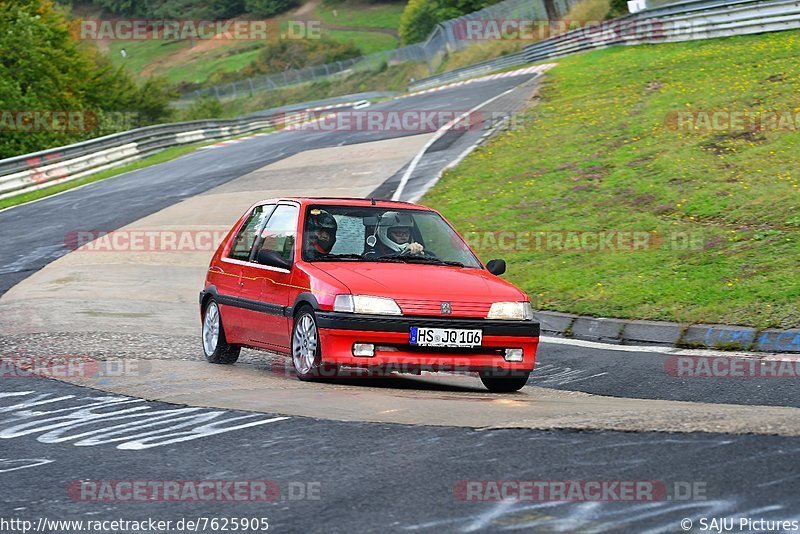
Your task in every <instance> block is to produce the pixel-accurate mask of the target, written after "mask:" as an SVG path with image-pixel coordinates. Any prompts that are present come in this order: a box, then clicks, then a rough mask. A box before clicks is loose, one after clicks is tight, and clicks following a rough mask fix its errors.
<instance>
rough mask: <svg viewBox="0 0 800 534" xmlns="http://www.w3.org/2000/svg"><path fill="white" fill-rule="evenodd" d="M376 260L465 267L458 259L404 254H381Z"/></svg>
mask: <svg viewBox="0 0 800 534" xmlns="http://www.w3.org/2000/svg"><path fill="white" fill-rule="evenodd" d="M377 260H378V261H402V262H405V263H430V264H433V265H452V266H453V267H465V265H464V264H463V263H461V262H459V261H447V260H440V259H439V258H431V257H428V256H409V255H406V254H403V255H400V254H392V255H391V256H382V257H380V258H377Z"/></svg>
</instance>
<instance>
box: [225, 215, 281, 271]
mask: <svg viewBox="0 0 800 534" xmlns="http://www.w3.org/2000/svg"><path fill="white" fill-rule="evenodd" d="M272 208H273V206H256V207H255V208H254V209H253V213H251V214H250V217H248V218H247V220H246V221H245V223H244V224H243V225H242V227H241V228H240V229H239V233H238V234H236V237H234V238H233V244H231V250H230V252H229V253H228V257H229V258H233V259H234V260H242V261H247V260H249V259H250V251H251V250H252V248H253V243H255V241H256V234H257V233H258V229H259V228H261V226H262V225H263V224H264V220H265V219H266V218H267V217H268V216H269V214H270V213H271V212H272Z"/></svg>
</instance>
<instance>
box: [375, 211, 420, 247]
mask: <svg viewBox="0 0 800 534" xmlns="http://www.w3.org/2000/svg"><path fill="white" fill-rule="evenodd" d="M413 228H414V223H413V221H412V220H411V216H410V215H408V214H406V213H398V212H396V211H387V212H386V213H384V214H383V217H381V221H380V224H379V227H378V239H379V243H378V252H379V253H380V254H381V255H382V256H389V255H393V254H414V255H419V254H422V253H423V248H422V245H421V244H419V243H417V242H415V241H413V242H412V241H411V232H412V230H413Z"/></svg>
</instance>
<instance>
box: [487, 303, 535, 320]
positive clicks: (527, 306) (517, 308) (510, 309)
mask: <svg viewBox="0 0 800 534" xmlns="http://www.w3.org/2000/svg"><path fill="white" fill-rule="evenodd" d="M486 318H487V319H514V320H517V321H532V320H533V308H531V303H530V302H495V303H494V304H492V307H491V308H489V315H487V316H486Z"/></svg>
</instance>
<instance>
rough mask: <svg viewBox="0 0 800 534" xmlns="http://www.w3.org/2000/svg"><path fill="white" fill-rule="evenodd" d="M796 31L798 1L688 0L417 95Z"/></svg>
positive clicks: (455, 73)
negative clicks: (600, 52) (548, 64)
mask: <svg viewBox="0 0 800 534" xmlns="http://www.w3.org/2000/svg"><path fill="white" fill-rule="evenodd" d="M798 28H800V1H799V0H766V1H765V0H688V1H684V2H678V3H674V4H668V5H665V6H661V7H656V8H652V9H648V10H645V11H640V12H638V13H636V14H633V15H627V16H624V17H620V18H618V19H614V20H611V21H608V22H607V23H604V24H600V25H596V26H589V27H586V28H582V29H577V30H572V31H570V32H566V33H564V34H562V35H558V36H555V37H551V38H549V39H544V40H542V41H538V42H535V43H532V44H529V45H527V46H526V47H525V48H523V50H522V51H521V52H518V53H515V54H510V55H509V56H503V57H499V58H496V59H492V60H489V61H484V62H481V63H477V64H475V65H469V66H466V67H461V68H458V69H454V70H451V71H448V72H444V73H442V74H439V75H436V76H431V77H428V78H424V79H422V80H417V81H416V82H414V83H412V84H410V85H409V91H418V90H421V89H427V88H430V87H435V86H437V85H442V84H446V83H450V82H453V81H457V80H463V79H466V78H471V77H474V76H479V75H483V74H487V73H489V72H493V71H497V70H501V69H505V68H509V67H514V66H519V65H524V64H526V63H533V62H536V61H545V60H551V59H554V58H558V57H563V56H566V55H569V54H575V53H578V52H583V51H586V50H595V49H599V48H605V47H608V46H614V45H636V44H643V43H663V42H677V41H690V40H697V39H711V38H715V37H730V36H733V35H747V34H753V33H766V32H773V31H783V30H793V29H798Z"/></svg>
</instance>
